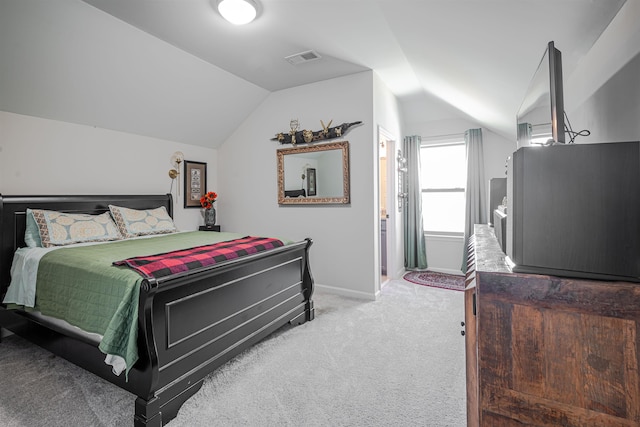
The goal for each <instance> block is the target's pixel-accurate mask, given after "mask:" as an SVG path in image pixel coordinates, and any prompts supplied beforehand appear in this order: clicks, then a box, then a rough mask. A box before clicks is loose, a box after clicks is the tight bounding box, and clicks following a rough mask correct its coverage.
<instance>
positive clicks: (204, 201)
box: [200, 191, 218, 209]
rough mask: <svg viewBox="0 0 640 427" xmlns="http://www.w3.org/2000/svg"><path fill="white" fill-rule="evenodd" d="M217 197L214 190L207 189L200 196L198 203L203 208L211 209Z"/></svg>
mask: <svg viewBox="0 0 640 427" xmlns="http://www.w3.org/2000/svg"><path fill="white" fill-rule="evenodd" d="M217 198H218V194H217V193H216V192H215V191H209V192H207V193H206V194H205V195H204V196H202V197H201V198H200V205H201V206H202V207H203V208H205V209H211V208H212V207H213V203H214V202H215V201H216V199H217Z"/></svg>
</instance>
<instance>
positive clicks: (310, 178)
mask: <svg viewBox="0 0 640 427" xmlns="http://www.w3.org/2000/svg"><path fill="white" fill-rule="evenodd" d="M315 195H316V170H315V169H314V168H307V196H315Z"/></svg>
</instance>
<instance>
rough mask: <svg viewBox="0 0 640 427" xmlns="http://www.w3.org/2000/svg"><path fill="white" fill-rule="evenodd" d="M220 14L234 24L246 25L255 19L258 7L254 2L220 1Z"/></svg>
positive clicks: (242, 0)
mask: <svg viewBox="0 0 640 427" xmlns="http://www.w3.org/2000/svg"><path fill="white" fill-rule="evenodd" d="M218 12H220V15H222V17H223V18H224V19H226V20H227V21H229V22H231V23H232V24H234V25H244V24H248V23H249V22H251V21H253V20H254V19H255V17H256V14H257V7H256V3H255V2H254V1H253V0H220V1H219V2H218Z"/></svg>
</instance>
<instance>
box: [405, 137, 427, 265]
mask: <svg viewBox="0 0 640 427" xmlns="http://www.w3.org/2000/svg"><path fill="white" fill-rule="evenodd" d="M421 142H422V141H421V139H420V137H419V136H408V137H405V139H404V147H403V156H404V157H405V159H407V173H406V179H405V180H404V188H403V189H402V191H403V192H405V193H406V194H407V198H406V199H405V201H406V203H404V206H403V208H404V209H403V218H404V266H405V268H406V269H408V270H422V269H426V268H427V249H426V245H425V241H424V228H423V226H422V188H421V187H420V143H421Z"/></svg>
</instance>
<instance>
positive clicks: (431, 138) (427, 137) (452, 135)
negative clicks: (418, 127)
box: [420, 132, 464, 140]
mask: <svg viewBox="0 0 640 427" xmlns="http://www.w3.org/2000/svg"><path fill="white" fill-rule="evenodd" d="M460 137H462V138H463V139H464V132H459V133H450V134H447V135H432V136H420V138H422V139H430V140H433V139H449V138H460Z"/></svg>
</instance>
